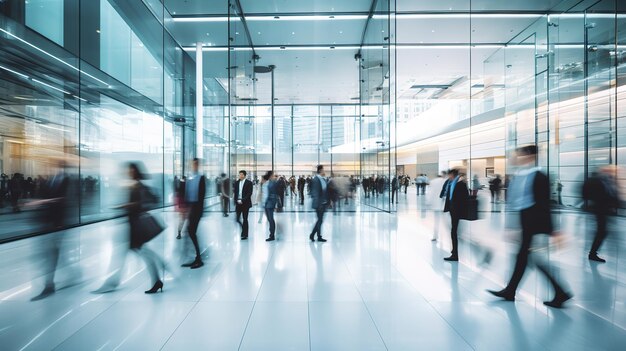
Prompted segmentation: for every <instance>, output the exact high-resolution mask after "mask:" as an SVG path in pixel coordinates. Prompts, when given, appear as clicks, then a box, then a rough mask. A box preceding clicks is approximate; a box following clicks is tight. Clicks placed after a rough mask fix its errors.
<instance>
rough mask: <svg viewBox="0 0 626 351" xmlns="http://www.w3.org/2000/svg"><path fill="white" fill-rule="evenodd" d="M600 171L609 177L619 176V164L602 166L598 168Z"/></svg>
mask: <svg viewBox="0 0 626 351" xmlns="http://www.w3.org/2000/svg"><path fill="white" fill-rule="evenodd" d="M598 172H600V173H601V174H604V175H605V176H607V177H611V178H617V166H615V165H606V166H602V167H600V168H599V169H598Z"/></svg>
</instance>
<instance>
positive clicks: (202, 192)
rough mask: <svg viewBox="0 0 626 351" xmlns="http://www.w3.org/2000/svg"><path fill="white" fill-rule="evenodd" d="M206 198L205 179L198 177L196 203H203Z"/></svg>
mask: <svg viewBox="0 0 626 351" xmlns="http://www.w3.org/2000/svg"><path fill="white" fill-rule="evenodd" d="M205 196H206V178H205V177H204V176H202V177H200V184H199V185H198V201H200V202H202V201H204V198H205Z"/></svg>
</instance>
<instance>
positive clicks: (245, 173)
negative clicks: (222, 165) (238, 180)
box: [239, 170, 248, 177]
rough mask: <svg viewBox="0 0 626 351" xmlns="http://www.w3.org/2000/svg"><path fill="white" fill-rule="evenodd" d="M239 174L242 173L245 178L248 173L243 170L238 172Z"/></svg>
mask: <svg viewBox="0 0 626 351" xmlns="http://www.w3.org/2000/svg"><path fill="white" fill-rule="evenodd" d="M239 173H243V176H244V177H246V176H247V175H248V173H247V172H246V171H244V170H241V171H239Z"/></svg>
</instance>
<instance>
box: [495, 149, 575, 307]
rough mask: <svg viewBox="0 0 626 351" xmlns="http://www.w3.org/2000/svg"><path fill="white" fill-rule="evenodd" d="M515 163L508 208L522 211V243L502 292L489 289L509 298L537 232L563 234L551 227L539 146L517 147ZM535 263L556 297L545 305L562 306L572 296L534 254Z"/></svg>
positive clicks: (548, 186)
mask: <svg viewBox="0 0 626 351" xmlns="http://www.w3.org/2000/svg"><path fill="white" fill-rule="evenodd" d="M516 163H517V165H518V166H519V167H520V169H519V170H518V172H517V174H516V175H515V177H514V178H513V180H512V181H511V184H510V187H509V190H508V192H509V193H508V205H507V208H508V209H510V210H513V211H519V213H520V224H521V227H522V238H521V245H520V248H519V252H518V253H517V260H516V262H515V268H514V270H513V274H512V276H511V280H510V281H509V284H508V285H507V286H506V287H505V288H504V289H503V290H500V291H493V290H488V291H489V292H490V293H491V294H493V295H495V296H498V297H501V298H503V299H505V300H507V301H514V300H515V293H516V292H517V287H518V285H519V283H520V282H521V280H522V276H523V275H524V271H525V270H526V266H527V264H528V261H529V255H530V253H531V244H532V240H533V237H534V236H535V234H553V236H554V237H555V238H560V233H559V232H557V231H553V227H552V216H551V214H550V182H549V180H548V177H547V176H546V175H545V174H544V173H543V172H541V170H540V169H539V168H538V167H536V166H535V165H536V163H537V146H535V145H528V146H523V147H520V148H518V149H517V150H516ZM532 262H533V264H534V265H535V266H536V267H537V268H538V269H539V271H540V272H541V273H543V274H544V275H545V276H546V277H547V278H548V280H549V281H550V284H552V287H553V288H554V294H555V296H554V299H552V300H551V301H546V302H544V305H546V306H549V307H555V308H560V307H562V305H563V303H564V302H565V301H567V300H569V299H571V298H572V295H571V294H570V293H569V292H566V291H565V290H564V288H563V287H562V286H561V285H560V284H559V283H558V282H557V280H556V278H555V277H554V276H553V275H552V274H551V273H550V267H549V266H548V264H547V263H546V262H542V261H541V260H539V258H538V257H533V261H532Z"/></svg>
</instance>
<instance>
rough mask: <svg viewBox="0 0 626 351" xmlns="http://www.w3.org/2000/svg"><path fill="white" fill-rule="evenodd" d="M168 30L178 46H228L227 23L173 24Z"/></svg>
mask: <svg viewBox="0 0 626 351" xmlns="http://www.w3.org/2000/svg"><path fill="white" fill-rule="evenodd" d="M168 30H169V31H170V33H171V34H172V36H173V37H174V40H176V41H177V42H178V43H179V44H180V45H182V46H195V45H196V44H195V43H197V42H202V43H204V44H205V45H210V46H227V45H228V22H173V23H171V24H170V25H168Z"/></svg>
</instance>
